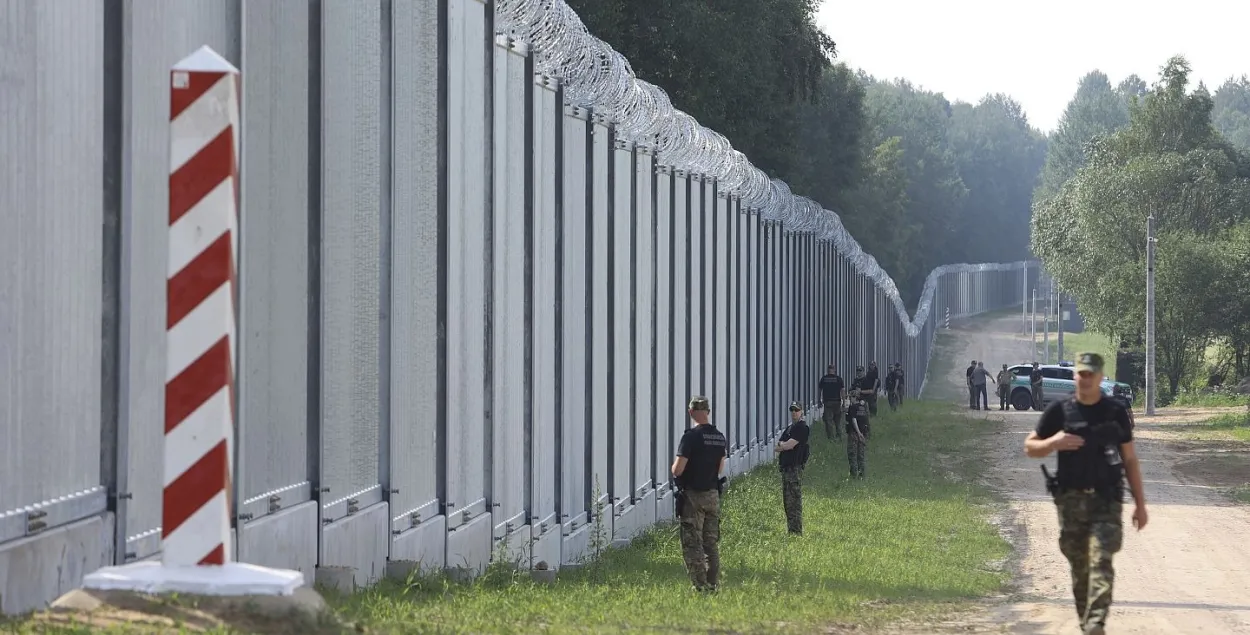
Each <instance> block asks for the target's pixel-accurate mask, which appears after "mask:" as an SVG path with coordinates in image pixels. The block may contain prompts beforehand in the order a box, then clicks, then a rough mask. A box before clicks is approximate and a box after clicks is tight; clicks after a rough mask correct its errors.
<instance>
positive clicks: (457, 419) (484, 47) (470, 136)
mask: <svg viewBox="0 0 1250 635" xmlns="http://www.w3.org/2000/svg"><path fill="white" fill-rule="evenodd" d="M447 2H448V7H447V36H446V37H447V61H448V68H447V71H446V76H447V131H448V132H447V147H446V148H443V151H444V152H446V154H447V176H446V179H447V181H446V186H445V187H446V188H447V193H446V196H447V215H446V217H445V220H444V222H445V223H446V227H447V238H446V243H447V271H446V276H447V279H446V281H445V284H446V289H447V290H446V300H445V302H446V309H445V310H446V318H445V322H444V328H445V329H446V333H447V335H446V337H447V344H446V347H445V355H446V357H445V362H444V363H445V364H446V368H447V377H446V379H445V381H446V386H447V397H446V406H445V408H446V409H445V411H444V412H440V413H439V416H441V417H446V418H448V419H449V423H448V429H449V431H450V430H451V428H452V427H453V426H454V428H455V430H456V433H455V434H448V435H447V437H446V441H445V443H446V444H447V447H446V450H445V452H446V456H447V461H446V465H445V469H446V470H447V474H446V479H447V485H446V487H447V493H446V496H447V500H446V501H445V507H446V511H447V529H448V536H447V565H448V566H465V567H469V568H475V567H482V566H484V565H485V561H486V559H487V558H489V556H490V538H489V530H490V526H491V525H490V518H491V516H490V510H489V509H488V508H487V506H486V487H487V480H486V478H487V466H488V464H487V463H486V458H487V456H488V455H487V452H486V451H487V446H486V443H487V436H486V435H487V430H486V404H487V397H488V394H487V392H486V348H485V340H486V332H487V331H486V306H487V304H486V300H487V296H486V293H487V287H486V274H487V271H486V252H487V251H488V250H489V249H490V248H491V245H489V243H487V236H488V234H487V232H486V223H487V219H488V209H489V208H488V205H489V204H490V198H489V197H488V196H487V193H488V192H489V187H490V174H491V169H492V165H491V160H490V155H489V153H488V148H489V147H490V145H489V144H490V140H489V139H488V138H487V136H486V134H487V131H489V130H490V129H491V127H490V126H491V119H490V117H491V114H490V110H489V108H488V105H489V104H488V101H487V99H486V96H487V95H488V94H489V92H488V89H487V84H486V82H488V81H490V80H491V78H490V77H489V76H488V75H487V74H486V69H487V68H488V67H487V61H488V60H487V56H488V55H490V54H491V50H492V49H491V48H490V45H489V43H490V42H491V40H492V38H491V35H492V34H491V32H490V29H488V28H487V25H488V24H489V21H488V18H487V16H488V14H489V11H490V7H489V6H488V5H486V4H485V3H483V2H480V1H479V0H447ZM452 419H454V421H452Z"/></svg>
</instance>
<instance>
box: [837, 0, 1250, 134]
mask: <svg viewBox="0 0 1250 635" xmlns="http://www.w3.org/2000/svg"><path fill="white" fill-rule="evenodd" d="M817 20H818V22H819V24H820V27H821V28H822V29H824V31H825V32H826V33H828V34H829V35H830V36H832V37H833V39H834V41H835V42H837V45H838V59H839V60H840V61H842V62H845V63H847V64H848V65H850V66H852V67H855V68H862V69H864V70H865V71H867V72H869V73H870V74H872V75H874V76H876V77H878V78H882V79H892V78H896V77H905V78H907V79H909V80H911V81H912V83H914V84H918V85H920V86H923V87H924V88H926V89H929V90H933V91H936V92H940V93H943V94H944V95H946V98H947V99H949V100H951V101H955V100H960V101H967V102H971V103H976V102H977V101H978V100H979V99H980V98H981V97H982V96H984V95H985V94H986V93H991V92H1003V93H1007V94H1008V95H1011V96H1012V97H1014V98H1015V99H1016V101H1019V102H1020V103H1021V104H1023V105H1024V109H1025V112H1027V113H1028V116H1029V121H1030V122H1031V123H1032V124H1033V125H1034V126H1036V127H1038V128H1040V129H1041V130H1043V131H1045V132H1049V131H1051V130H1052V129H1054V126H1055V124H1056V123H1057V122H1058V120H1059V117H1060V115H1062V114H1063V109H1064V107H1065V106H1067V103H1068V100H1069V99H1071V98H1072V94H1073V93H1074V92H1075V91H1076V85H1077V81H1078V80H1080V78H1081V76H1083V75H1084V74H1085V73H1087V72H1089V71H1091V70H1094V69H1098V70H1101V71H1103V72H1104V73H1106V74H1107V75H1108V76H1109V77H1110V78H1111V82H1112V84H1113V85H1114V84H1115V83H1118V82H1119V81H1120V80H1121V79H1123V78H1124V77H1125V76H1127V75H1129V74H1131V73H1137V74H1138V75H1140V76H1141V77H1142V79H1144V80H1146V83H1147V84H1153V83H1154V81H1155V80H1156V79H1157V78H1158V74H1159V68H1160V67H1161V66H1162V65H1163V64H1164V63H1165V62H1166V61H1167V59H1168V58H1169V57H1171V56H1172V55H1176V54H1181V55H1184V56H1185V57H1186V58H1187V59H1188V60H1189V63H1190V65H1191V66H1192V67H1193V74H1192V75H1191V77H1190V81H1191V85H1193V86H1196V85H1197V82H1198V81H1199V80H1203V81H1205V82H1206V83H1207V86H1208V87H1210V88H1211V89H1212V90H1215V88H1216V87H1217V86H1219V84H1221V83H1223V81H1224V80H1225V79H1227V78H1228V77H1229V76H1230V75H1237V76H1240V75H1243V74H1247V73H1250V37H1247V36H1250V2H1246V1H1245V0H1184V2H1162V1H1158V2H1151V1H1149V0H1136V1H1130V0H1081V1H1076V0H1048V1H1042V0H1023V1H1022V0H996V1H995V0H947V1H946V2H936V1H934V0H824V5H823V6H822V7H821V9H820V13H819V14H818V17H817Z"/></svg>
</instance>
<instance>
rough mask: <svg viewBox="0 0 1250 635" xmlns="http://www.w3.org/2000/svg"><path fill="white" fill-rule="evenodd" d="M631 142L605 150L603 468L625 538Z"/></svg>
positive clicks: (630, 413) (630, 412)
mask: <svg viewBox="0 0 1250 635" xmlns="http://www.w3.org/2000/svg"><path fill="white" fill-rule="evenodd" d="M634 159H635V155H634V148H633V144H631V143H627V142H625V141H622V140H620V139H616V138H615V135H613V146H612V150H611V153H610V155H609V159H608V160H609V161H611V163H612V165H611V179H610V181H609V182H610V183H611V186H610V191H609V193H608V196H609V197H610V201H611V207H610V208H609V209H610V210H611V211H610V212H609V214H608V219H607V220H608V252H609V256H608V258H609V259H610V262H609V265H608V267H609V271H610V273H609V274H608V280H609V281H610V282H609V283H608V284H609V285H610V286H609V288H610V289H611V295H609V296H608V307H609V309H608V322H609V326H608V332H609V333H610V335H609V341H608V343H607V346H608V350H609V352H608V359H609V362H608V377H609V381H608V401H607V406H608V413H607V414H608V416H609V417H610V419H609V420H608V430H610V432H609V434H610V435H611V439H610V440H609V448H610V449H609V454H608V464H609V465H610V466H611V467H610V468H609V469H608V473H609V487H608V489H607V491H609V492H611V495H612V503H613V505H614V506H615V515H616V516H617V520H616V521H614V522H620V523H621V524H622V527H616V528H615V530H614V533H613V534H612V535H613V536H614V537H615V538H628V537H630V536H631V535H632V531H633V526H632V525H630V524H629V523H630V522H631V521H630V520H629V519H625V518H621V515H622V514H624V513H625V509H626V508H627V507H628V506H629V505H631V504H632V501H631V500H630V497H631V493H630V490H631V487H630V480H629V474H630V470H631V465H632V463H633V456H634V446H633V443H632V440H633V432H634V422H635V421H636V419H635V417H634V414H635V413H634V403H633V400H632V398H631V397H632V395H633V393H632V391H633V386H634V377H633V367H632V362H633V347H632V343H633V317H634V316H633V305H634V302H635V298H634V296H633V293H632V291H633V288H634V287H633V285H634V271H633V253H632V252H631V250H630V246H631V244H632V243H633V239H634V226H633V222H634V213H635V209H634V203H635V200H634V170H635V167H634V165H635V163H634Z"/></svg>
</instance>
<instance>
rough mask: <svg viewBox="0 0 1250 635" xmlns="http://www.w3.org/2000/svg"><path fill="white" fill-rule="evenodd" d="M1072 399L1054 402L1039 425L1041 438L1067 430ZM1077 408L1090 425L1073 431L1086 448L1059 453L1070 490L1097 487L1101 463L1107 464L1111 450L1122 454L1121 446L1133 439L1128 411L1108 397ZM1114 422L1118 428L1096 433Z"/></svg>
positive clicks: (1063, 480)
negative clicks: (1067, 408) (1067, 407)
mask: <svg viewBox="0 0 1250 635" xmlns="http://www.w3.org/2000/svg"><path fill="white" fill-rule="evenodd" d="M1067 401H1068V399H1059V400H1056V401H1053V402H1051V404H1050V405H1049V406H1047V407H1046V410H1045V412H1043V413H1042V417H1041V419H1039V420H1038V422H1037V428H1036V432H1037V436H1038V437H1039V438H1042V439H1049V438H1050V437H1053V436H1055V435H1056V434H1058V433H1059V431H1060V430H1063V429H1064V422H1065V419H1066V417H1065V416H1064V412H1063V408H1064V403H1065V402H1067ZM1076 407H1077V409H1078V411H1079V412H1080V413H1081V417H1083V418H1084V419H1085V422H1086V423H1088V424H1089V425H1088V426H1085V427H1083V428H1082V429H1080V430H1074V431H1072V434H1076V435H1077V436H1080V437H1083V438H1084V439H1085V445H1083V446H1081V447H1080V448H1077V449H1076V450H1068V451H1064V452H1057V453H1056V454H1057V455H1058V458H1057V461H1058V464H1059V482H1060V483H1061V484H1062V485H1063V486H1064V487H1066V488H1073V489H1085V488H1092V487H1097V486H1098V485H1100V483H1098V482H1097V474H1098V472H1099V470H1098V469H1097V468H1098V463H1099V462H1102V463H1106V461H1107V457H1106V451H1107V447H1108V446H1111V448H1112V450H1113V451H1115V452H1119V450H1120V444H1122V443H1128V442H1129V441H1132V440H1133V424H1132V422H1130V421H1129V417H1128V411H1126V410H1125V409H1124V406H1122V405H1120V404H1119V403H1118V402H1116V401H1113V400H1111V399H1108V398H1105V397H1104V398H1103V399H1099V400H1098V402H1097V403H1095V404H1093V405H1090V406H1087V405H1085V404H1082V403H1080V402H1077V404H1076ZM1108 422H1110V423H1114V424H1116V425H1115V426H1114V427H1112V428H1110V429H1109V430H1108V429H1107V428H1101V429H1099V430H1094V428H1095V427H1096V426H1098V424H1103V423H1108Z"/></svg>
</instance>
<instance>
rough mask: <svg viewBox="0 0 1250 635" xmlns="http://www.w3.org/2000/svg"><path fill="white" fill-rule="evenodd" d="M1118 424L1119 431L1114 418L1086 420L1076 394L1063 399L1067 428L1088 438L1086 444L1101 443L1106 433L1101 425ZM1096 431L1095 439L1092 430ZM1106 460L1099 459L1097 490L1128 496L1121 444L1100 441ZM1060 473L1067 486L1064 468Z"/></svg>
mask: <svg viewBox="0 0 1250 635" xmlns="http://www.w3.org/2000/svg"><path fill="white" fill-rule="evenodd" d="M1102 426H1115V427H1116V432H1117V434H1118V430H1119V426H1118V425H1117V424H1116V423H1115V422H1113V421H1094V422H1090V421H1086V420H1085V416H1084V415H1083V414H1081V409H1080V408H1079V407H1077V401H1076V397H1075V396H1072V397H1068V398H1067V399H1065V400H1064V401H1063V431H1064V432H1068V433H1072V434H1076V435H1077V436H1080V437H1082V438H1084V439H1085V442H1086V443H1098V440H1097V439H1098V437H1100V436H1103V435H1104V434H1106V432H1103V431H1099V430H1097V428H1100V427H1102ZM1091 431H1093V432H1094V433H1095V434H1094V435H1093V438H1091V436H1090V433H1091ZM1099 445H1101V448H1102V455H1103V457H1102V458H1103V460H1101V461H1096V462H1095V467H1094V482H1095V486H1094V489H1095V490H1097V491H1098V493H1099V494H1102V495H1103V496H1105V497H1107V498H1114V499H1115V500H1120V499H1121V498H1123V495H1124V461H1123V460H1122V459H1121V458H1120V446H1119V445H1118V444H1117V443H1100V444H1099ZM1060 472H1061V473H1060V474H1059V475H1058V477H1059V483H1060V488H1061V489H1063V474H1062V470H1061V471H1060Z"/></svg>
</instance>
